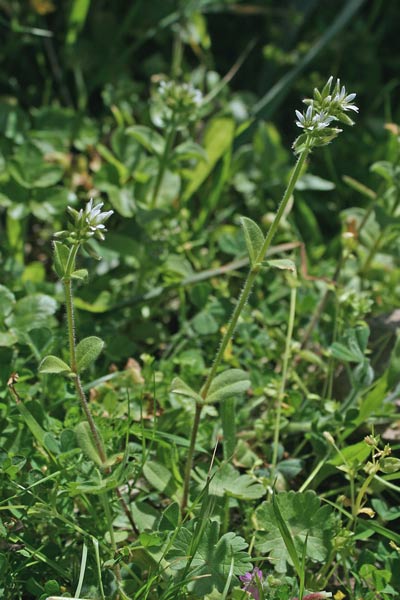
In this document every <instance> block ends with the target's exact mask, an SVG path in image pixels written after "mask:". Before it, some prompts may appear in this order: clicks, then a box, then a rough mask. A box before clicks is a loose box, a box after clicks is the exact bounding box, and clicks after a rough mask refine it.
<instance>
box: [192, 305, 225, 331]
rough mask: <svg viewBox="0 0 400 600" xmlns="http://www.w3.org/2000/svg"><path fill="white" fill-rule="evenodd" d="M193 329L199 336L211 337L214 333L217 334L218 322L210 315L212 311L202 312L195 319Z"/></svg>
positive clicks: (205, 310)
mask: <svg viewBox="0 0 400 600" xmlns="http://www.w3.org/2000/svg"><path fill="white" fill-rule="evenodd" d="M192 324H193V329H194V330H195V331H196V333H198V334H199V335H210V334H212V333H217V331H218V329H219V325H218V322H217V321H216V319H214V317H213V315H212V314H210V311H209V310H208V309H207V308H206V309H204V310H201V311H200V312H199V313H197V315H196V316H195V317H194V319H193V321H192Z"/></svg>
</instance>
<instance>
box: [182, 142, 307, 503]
mask: <svg viewBox="0 0 400 600" xmlns="http://www.w3.org/2000/svg"><path fill="white" fill-rule="evenodd" d="M309 153H310V150H309V148H306V149H305V150H303V152H302V153H301V154H300V156H299V158H298V159H297V162H296V164H295V166H294V168H293V170H292V173H291V175H290V179H289V183H288V185H287V188H286V190H285V193H284V194H283V197H282V200H281V203H280V205H279V207H278V210H277V213H276V215H275V218H274V220H273V222H272V224H271V227H270V228H269V231H268V233H267V235H266V237H265V239H264V243H263V245H262V247H261V250H260V252H259V254H258V256H257V258H256V260H255V262H254V264H253V265H252V266H251V267H250V270H249V273H248V275H247V279H246V281H245V284H244V287H243V289H242V292H241V294H240V296H239V299H238V301H237V304H236V306H235V308H234V311H233V313H232V317H231V320H230V321H229V324H228V327H227V329H226V332H225V334H224V336H223V338H222V340H221V344H220V346H219V349H218V351H217V354H216V356H215V359H214V363H213V365H212V367H211V369H210V372H209V374H208V376H207V379H206V381H205V384H204V386H203V388H202V391H201V396H202V398H204V399H205V398H206V397H207V394H208V391H209V389H210V386H211V384H212V382H213V380H214V377H215V376H216V374H217V371H218V368H219V366H220V364H221V362H222V360H223V357H224V353H225V350H226V348H227V346H228V344H229V342H230V340H231V338H232V336H233V334H234V332H235V329H236V326H237V323H238V321H239V317H240V315H241V313H242V311H243V308H244V307H245V305H246V302H247V300H248V299H249V296H250V293H251V289H252V287H253V283H254V280H255V279H256V277H257V275H258V273H259V271H260V268H261V266H262V262H263V260H264V258H265V256H266V254H267V252H268V249H269V247H270V246H271V243H272V240H273V238H274V235H275V233H276V231H277V229H278V227H279V223H280V221H281V219H282V217H283V215H284V212H285V210H286V207H287V205H288V202H289V200H290V198H291V196H292V194H293V190H294V187H295V185H296V182H297V180H298V178H299V176H300V173H301V171H302V169H303V166H304V163H305V161H306V159H307V156H308V155H309ZM201 411H202V405H201V404H196V412H195V417H194V422H193V426H192V433H191V439H190V447H189V453H188V457H187V463H186V469H185V479H184V488H183V498H182V504H181V508H182V510H185V508H186V505H187V500H188V495H189V482H190V474H191V471H192V462H193V454H194V448H195V445H196V438H197V433H198V430H199V424H200V416H201Z"/></svg>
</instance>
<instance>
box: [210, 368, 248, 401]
mask: <svg viewBox="0 0 400 600" xmlns="http://www.w3.org/2000/svg"><path fill="white" fill-rule="evenodd" d="M249 387H250V379H249V376H248V375H247V373H245V372H244V371H242V369H229V370H228V371H225V372H224V373H221V374H220V375H217V376H216V377H215V379H214V381H213V382H212V384H211V385H210V389H209V391H208V394H207V396H206V399H205V402H206V404H215V403H216V402H220V401H221V400H225V398H231V397H232V396H237V395H238V394H242V393H243V392H245V391H246V390H248V389H249Z"/></svg>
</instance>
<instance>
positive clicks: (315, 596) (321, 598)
mask: <svg viewBox="0 0 400 600" xmlns="http://www.w3.org/2000/svg"><path fill="white" fill-rule="evenodd" d="M331 595H332V594H327V593H326V592H313V593H312V594H306V595H305V596H303V600H325V598H330V597H331ZM292 600H299V599H298V598H297V596H296V598H292Z"/></svg>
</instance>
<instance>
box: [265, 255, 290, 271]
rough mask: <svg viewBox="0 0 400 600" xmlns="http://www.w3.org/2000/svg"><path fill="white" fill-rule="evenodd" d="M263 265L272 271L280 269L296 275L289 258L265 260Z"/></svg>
mask: <svg viewBox="0 0 400 600" xmlns="http://www.w3.org/2000/svg"><path fill="white" fill-rule="evenodd" d="M265 264H267V265H268V266H269V267H273V268H274V269H281V271H292V273H296V265H295V264H294V262H293V261H292V260H290V259H289V258H278V259H277V260H267V261H266V263H265Z"/></svg>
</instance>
